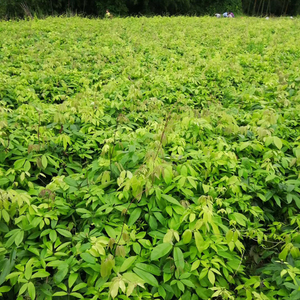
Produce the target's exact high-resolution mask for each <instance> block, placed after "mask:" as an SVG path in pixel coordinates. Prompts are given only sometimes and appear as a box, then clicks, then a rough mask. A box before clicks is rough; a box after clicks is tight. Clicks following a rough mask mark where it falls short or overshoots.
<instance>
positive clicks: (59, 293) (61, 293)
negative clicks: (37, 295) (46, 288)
mask: <svg viewBox="0 0 300 300" xmlns="http://www.w3.org/2000/svg"><path fill="white" fill-rule="evenodd" d="M66 295H68V293H67V292H56V293H54V294H53V295H52V296H53V297H59V296H66Z"/></svg>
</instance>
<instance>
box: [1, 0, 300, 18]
mask: <svg viewBox="0 0 300 300" xmlns="http://www.w3.org/2000/svg"><path fill="white" fill-rule="evenodd" d="M106 9H109V11H111V12H112V13H113V14H114V15H116V16H126V15H157V14H159V15H179V14H180V15H198V16H199V15H214V14H215V13H216V12H224V11H233V12H235V13H245V14H248V15H255V16H261V15H277V16H279V15H287V14H288V15H296V14H299V13H300V0H151V1H150V0H2V1H1V2H0V18H16V17H17V18H18V17H24V16H29V17H31V16H34V15H35V14H36V15H37V16H39V17H42V16H47V15H56V14H69V13H72V14H82V15H91V16H100V17H102V16H104V14H105V11H106Z"/></svg>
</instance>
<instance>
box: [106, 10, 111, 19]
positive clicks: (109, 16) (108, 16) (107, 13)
mask: <svg viewBox="0 0 300 300" xmlns="http://www.w3.org/2000/svg"><path fill="white" fill-rule="evenodd" d="M105 18H107V19H108V18H110V19H111V18H112V15H111V13H110V12H109V10H108V9H107V10H106V13H105Z"/></svg>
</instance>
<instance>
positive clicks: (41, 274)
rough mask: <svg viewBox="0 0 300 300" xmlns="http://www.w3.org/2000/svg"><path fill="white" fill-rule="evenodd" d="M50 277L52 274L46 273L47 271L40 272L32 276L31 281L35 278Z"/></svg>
mask: <svg viewBox="0 0 300 300" xmlns="http://www.w3.org/2000/svg"><path fill="white" fill-rule="evenodd" d="M48 276H50V273H48V272H46V271H45V270H40V271H38V272H36V273H34V274H33V275H32V276H31V279H33V278H44V277H48Z"/></svg>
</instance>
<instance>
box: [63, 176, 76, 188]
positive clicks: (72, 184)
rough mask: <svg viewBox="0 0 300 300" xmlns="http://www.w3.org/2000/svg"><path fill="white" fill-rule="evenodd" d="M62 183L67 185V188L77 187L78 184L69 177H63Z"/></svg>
mask: <svg viewBox="0 0 300 300" xmlns="http://www.w3.org/2000/svg"><path fill="white" fill-rule="evenodd" d="M64 182H65V183H66V184H67V185H69V186H73V187H77V186H78V183H77V181H76V180H74V179H73V178H71V177H65V178H64Z"/></svg>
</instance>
